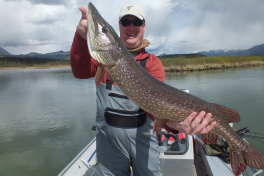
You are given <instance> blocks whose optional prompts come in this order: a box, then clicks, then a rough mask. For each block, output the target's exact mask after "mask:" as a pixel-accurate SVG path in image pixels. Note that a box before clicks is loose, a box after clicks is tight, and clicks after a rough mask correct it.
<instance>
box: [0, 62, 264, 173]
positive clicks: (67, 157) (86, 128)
mask: <svg viewBox="0 0 264 176" xmlns="http://www.w3.org/2000/svg"><path fill="white" fill-rule="evenodd" d="M166 83H168V84H170V85H172V86H175V87H177V88H180V89H184V88H186V89H189V90H190V92H191V93H192V94H194V95H196V96H198V97H200V98H202V99H204V100H207V101H210V102H213V103H217V104H221V105H224V106H227V107H230V108H232V109H235V110H237V111H238V112H239V113H240V115H241V119H242V120H241V122H240V123H239V124H236V125H235V128H237V129H239V128H242V127H245V126H248V127H249V128H250V129H251V131H252V132H255V133H261V134H263V133H264V128H263V123H264V68H263V67H258V68H246V69H228V70H214V71H205V72H184V73H167V74H166ZM94 117H95V86H94V79H88V80H87V79H86V80H80V79H76V78H74V77H73V75H72V73H71V70H70V69H69V68H60V69H22V70H0V175H1V176H36V175H38V176H47V175H57V174H58V173H59V172H60V171H61V170H62V169H63V168H64V167H65V166H66V165H67V164H68V163H69V162H70V161H71V160H72V159H73V158H74V157H75V156H76V155H77V154H78V153H79V152H80V151H81V149H82V148H83V147H84V146H85V145H87V144H88V143H89V141H90V140H91V139H92V138H93V137H94V136H95V133H94V132H93V131H92V130H91V127H92V126H93V124H94ZM262 137H264V136H262ZM248 140H249V142H250V143H251V144H252V145H253V146H254V147H255V148H257V149H258V150H260V151H261V152H262V153H263V154H264V144H263V143H261V142H258V141H256V140H252V139H251V138H248Z"/></svg>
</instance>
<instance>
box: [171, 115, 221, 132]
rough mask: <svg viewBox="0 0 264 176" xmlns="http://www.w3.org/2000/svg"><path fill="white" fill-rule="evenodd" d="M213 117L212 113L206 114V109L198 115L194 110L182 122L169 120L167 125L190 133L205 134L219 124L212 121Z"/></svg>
mask: <svg viewBox="0 0 264 176" xmlns="http://www.w3.org/2000/svg"><path fill="white" fill-rule="evenodd" d="M211 117H212V114H211V113H208V114H205V112H204V111H201V112H200V113H199V114H198V115H197V113H196V112H193V113H191V114H190V115H189V116H188V117H187V118H186V119H185V120H184V121H182V122H177V121H173V120H170V121H168V123H167V126H168V127H169V128H173V129H175V130H178V131H181V132H184V133H187V134H190V135H195V134H205V133H208V132H209V131H210V130H212V129H213V128H214V127H215V125H216V124H217V123H216V122H215V121H213V122H211Z"/></svg>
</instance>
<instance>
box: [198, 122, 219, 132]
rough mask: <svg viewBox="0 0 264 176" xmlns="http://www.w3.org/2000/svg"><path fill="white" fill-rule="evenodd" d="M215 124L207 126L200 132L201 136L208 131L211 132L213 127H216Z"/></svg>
mask: <svg viewBox="0 0 264 176" xmlns="http://www.w3.org/2000/svg"><path fill="white" fill-rule="evenodd" d="M216 124H217V122H215V121H214V122H212V123H210V124H209V125H207V126H206V127H205V128H204V129H203V130H202V132H201V134H205V133H208V132H209V131H211V130H212V129H213V128H214V127H215V126H216Z"/></svg>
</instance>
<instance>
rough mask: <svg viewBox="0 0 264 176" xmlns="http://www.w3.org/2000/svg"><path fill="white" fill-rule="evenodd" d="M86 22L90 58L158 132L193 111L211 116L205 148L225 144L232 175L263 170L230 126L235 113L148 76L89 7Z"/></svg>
mask: <svg viewBox="0 0 264 176" xmlns="http://www.w3.org/2000/svg"><path fill="white" fill-rule="evenodd" d="M87 19H88V32H87V42H88V49H89V51H90V53H91V55H92V57H93V58H94V59H95V60H96V61H97V62H98V63H99V64H100V65H103V67H104V68H106V69H107V70H108V71H109V73H110V75H111V77H112V78H113V79H114V81H115V82H116V84H117V85H118V86H119V87H120V89H121V90H122V91H123V92H124V93H125V94H126V95H127V96H128V97H129V98H130V99H131V100H132V101H133V102H134V103H136V104H137V105H138V106H140V107H141V108H142V109H144V110H145V111H147V112H149V113H151V114H153V115H154V116H155V117H156V122H155V123H156V125H157V127H158V129H157V131H159V128H161V127H164V125H165V124H166V122H167V121H168V120H169V119H170V120H175V121H183V120H184V119H185V118H186V117H187V116H188V115H189V114H190V113H191V112H194V111H195V112H200V111H205V112H206V113H212V114H213V116H212V121H216V122H217V125H216V126H215V127H214V128H213V129H212V130H211V131H210V132H209V133H208V134H205V135H202V138H203V141H204V142H205V143H206V144H210V143H216V141H217V138H218V135H219V136H221V137H223V138H224V139H225V140H226V141H227V142H228V144H229V146H230V156H231V161H230V162H231V167H232V170H233V173H234V175H235V176H238V175H240V174H241V173H242V172H243V171H244V170H245V168H246V165H249V166H252V167H254V168H258V169H261V168H264V156H263V155H262V154H261V153H260V152H258V151H257V150H255V149H254V148H252V147H251V146H250V145H249V144H248V143H247V142H246V141H244V140H243V139H242V138H240V137H239V136H238V135H237V134H236V132H235V131H234V130H233V129H232V128H231V127H230V125H229V123H231V122H239V121H240V117H239V114H238V113H237V112H236V111H234V110H231V109H229V108H226V107H223V106H220V105H216V104H212V103H209V102H206V101H204V100H201V99H199V98H197V97H195V96H193V95H191V94H188V93H185V92H183V91H181V90H178V89H176V88H174V87H171V86H169V85H167V84H165V83H163V82H161V81H159V80H157V79H156V78H154V77H153V76H151V75H150V74H149V73H148V72H147V71H145V69H143V68H142V67H141V66H140V65H139V64H138V63H137V62H136V60H135V59H134V58H133V56H132V55H131V54H130V53H129V51H128V50H127V48H126V47H125V46H124V45H123V44H122V42H121V40H120V38H119V37H118V35H117V34H116V32H115V31H114V29H113V28H112V27H111V25H109V24H108V23H107V22H106V21H105V20H104V19H103V18H102V17H101V15H100V14H99V12H98V11H97V10H96V8H95V7H94V6H93V5H92V4H91V3H89V5H88V11H87Z"/></svg>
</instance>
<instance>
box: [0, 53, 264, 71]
mask: <svg viewBox="0 0 264 176" xmlns="http://www.w3.org/2000/svg"><path fill="white" fill-rule="evenodd" d="M36 60H37V61H36ZM161 62H162V63H163V65H164V67H165V71H166V72H180V71H202V70H213V69H226V68H238V67H249V66H264V56H217V57H195V58H186V57H175V58H171V57H170V58H162V59H161ZM60 67H70V61H69V60H52V59H17V58H14V59H11V60H10V58H9V59H6V58H3V57H2V58H0V69H25V68H34V69H41V68H60Z"/></svg>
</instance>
